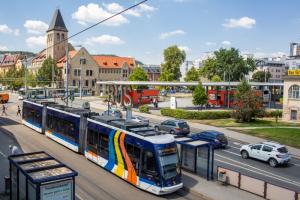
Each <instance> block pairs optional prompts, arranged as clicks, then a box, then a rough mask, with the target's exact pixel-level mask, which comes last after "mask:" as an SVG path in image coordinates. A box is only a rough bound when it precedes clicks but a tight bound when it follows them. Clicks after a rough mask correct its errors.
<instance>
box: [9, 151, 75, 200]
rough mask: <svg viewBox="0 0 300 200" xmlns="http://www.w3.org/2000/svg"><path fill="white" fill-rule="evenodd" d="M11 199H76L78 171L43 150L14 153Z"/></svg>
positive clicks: (12, 157)
mask: <svg viewBox="0 0 300 200" xmlns="http://www.w3.org/2000/svg"><path fill="white" fill-rule="evenodd" d="M8 159H9V163H10V177H11V179H10V180H11V181H10V200H23V199H24V200H25V199H26V200H49V199H61V200H75V176H77V175H78V174H77V172H76V171H74V170H72V169H71V168H69V167H68V166H66V165H65V164H63V163H61V162H60V161H58V160H57V159H55V158H53V157H52V156H50V155H49V154H47V153H45V152H43V151H40V152H34V153H25V154H18V155H12V156H9V157H8Z"/></svg>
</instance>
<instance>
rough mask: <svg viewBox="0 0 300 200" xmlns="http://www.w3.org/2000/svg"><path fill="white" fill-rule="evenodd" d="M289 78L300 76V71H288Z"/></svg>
mask: <svg viewBox="0 0 300 200" xmlns="http://www.w3.org/2000/svg"><path fill="white" fill-rule="evenodd" d="M288 75H289V76H300V69H290V70H289V71H288Z"/></svg>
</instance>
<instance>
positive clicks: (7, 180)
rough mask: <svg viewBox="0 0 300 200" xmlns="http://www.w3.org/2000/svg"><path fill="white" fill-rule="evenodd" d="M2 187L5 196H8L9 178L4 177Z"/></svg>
mask: <svg viewBox="0 0 300 200" xmlns="http://www.w3.org/2000/svg"><path fill="white" fill-rule="evenodd" d="M4 187H5V194H9V193H10V177H9V176H5V177H4Z"/></svg>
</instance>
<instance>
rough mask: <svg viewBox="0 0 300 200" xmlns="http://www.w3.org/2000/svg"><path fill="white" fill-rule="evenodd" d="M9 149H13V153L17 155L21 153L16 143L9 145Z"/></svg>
mask: <svg viewBox="0 0 300 200" xmlns="http://www.w3.org/2000/svg"><path fill="white" fill-rule="evenodd" d="M9 149H10V151H11V155H16V154H19V153H20V150H19V148H18V147H17V146H15V145H9Z"/></svg>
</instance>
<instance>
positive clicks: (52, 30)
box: [46, 9, 68, 61]
mask: <svg viewBox="0 0 300 200" xmlns="http://www.w3.org/2000/svg"><path fill="white" fill-rule="evenodd" d="M67 38H68V30H67V28H66V25H65V23H64V20H63V18H62V16H61V13H60V10H59V9H56V10H55V13H54V15H53V18H52V21H51V24H50V26H49V29H48V30H47V50H46V56H47V58H49V57H51V58H53V59H54V60H55V61H58V60H59V59H60V58H62V57H63V56H65V55H66V46H67V45H68V40H67ZM54 45H55V46H54Z"/></svg>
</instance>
